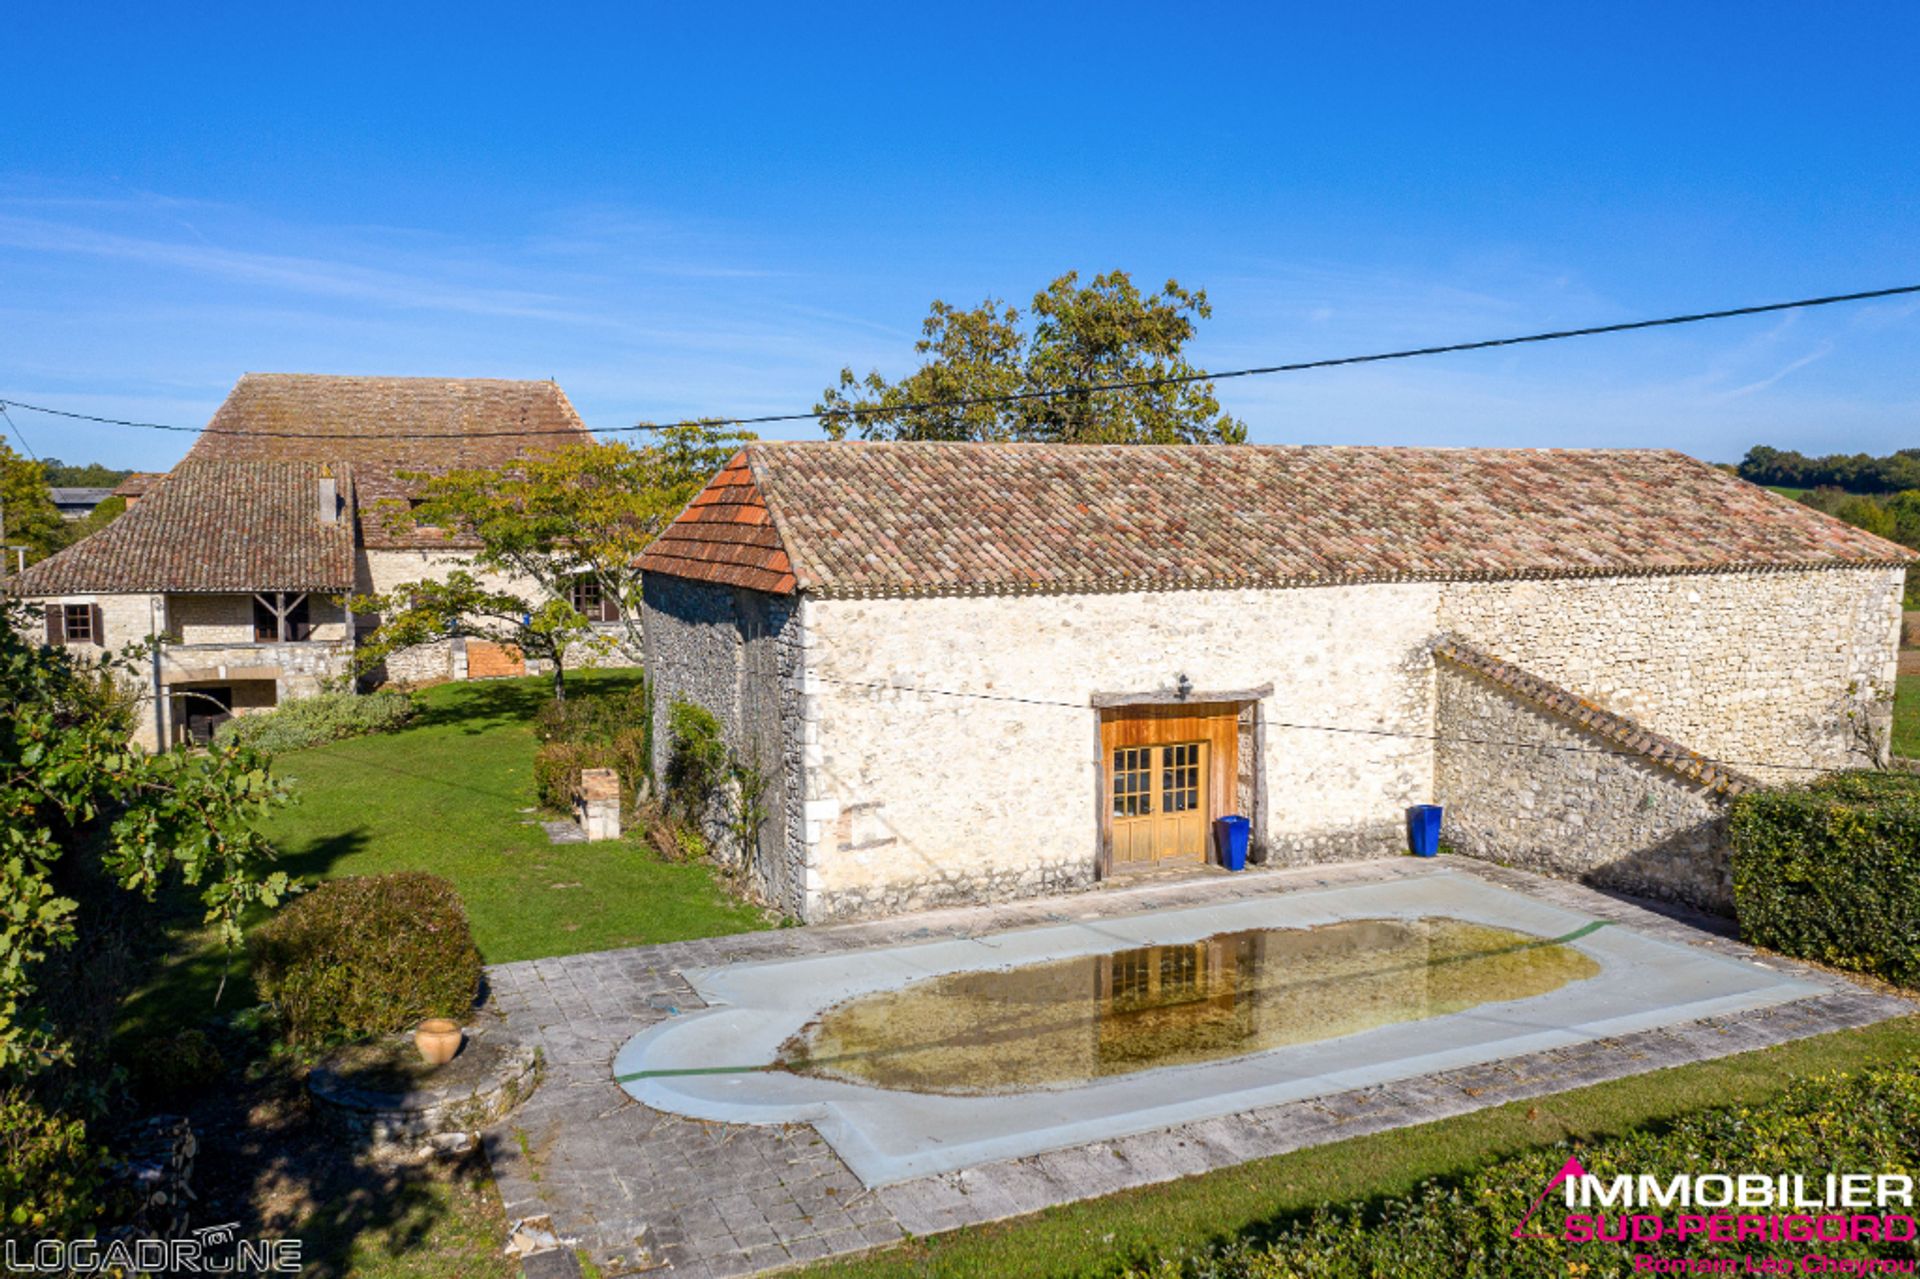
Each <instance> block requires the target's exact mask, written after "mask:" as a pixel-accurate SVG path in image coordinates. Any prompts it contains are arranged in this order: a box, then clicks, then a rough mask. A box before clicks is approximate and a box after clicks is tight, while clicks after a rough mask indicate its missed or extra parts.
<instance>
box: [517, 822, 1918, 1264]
mask: <svg viewBox="0 0 1920 1279" xmlns="http://www.w3.org/2000/svg"><path fill="white" fill-rule="evenodd" d="M1443 868H1444V869H1445V870H1448V871H1451V872H1455V873H1461V874H1466V875H1472V876H1477V877H1479V878H1481V879H1483V880H1485V881H1486V882H1488V883H1490V884H1492V885H1494V886H1497V887H1501V888H1507V889H1511V890H1515V891H1518V892H1520V893H1522V894H1524V895H1526V896H1528V897H1530V898H1534V899H1536V900H1539V901H1542V902H1545V903H1547V904H1550V905H1556V906H1558V907H1560V908H1562V909H1565V910H1569V911H1572V912H1575V913H1579V914H1584V915H1588V916H1591V917H1594V918H1601V919H1607V920H1609V921H1610V922H1613V923H1618V924H1622V925H1625V926H1627V927H1630V928H1632V929H1633V930H1635V931H1636V932H1639V933H1641V934H1643V935H1645V936H1647V937H1649V938H1653V939H1656V940H1666V941H1670V942H1676V943H1679V944H1683V945H1689V946H1694V947H1699V948H1703V949H1706V950H1709V951H1713V952H1715V953H1718V954H1721V955H1724V956H1726V957H1728V958H1735V959H1752V958H1754V957H1755V952H1754V951H1752V950H1751V949H1750V948H1748V947H1745V946H1742V945H1740V944H1739V943H1738V942H1736V941H1733V940H1731V939H1729V938H1728V937H1726V936H1725V935H1724V934H1723V932H1722V931H1721V930H1723V929H1724V927H1725V922H1724V921H1715V920H1712V919H1710V918H1709V917H1705V916H1699V915H1695V914H1693V913H1691V912H1687V911H1684V910H1679V909H1674V908H1668V907H1664V906H1661V907H1656V906H1653V905H1652V904H1649V903H1640V902H1633V901H1628V900H1624V899H1622V898H1618V897H1614V896H1610V895H1607V894H1603V893H1600V892H1597V891H1595V890H1593V889H1589V888H1586V887H1584V886H1581V885H1578V884H1573V883H1568V882H1565V881H1560V880H1552V879H1547V878H1544V877H1541V876H1538V875H1533V874H1530V873H1527V872H1523V871H1516V870H1511V869H1508V868H1504V867H1498V866H1492V865H1488V864H1484V863H1479V862H1474V861H1471V860H1469V859H1465V858H1455V857H1448V858H1443V859H1439V860H1438V861H1436V862H1420V861H1416V860H1414V859H1406V858H1399V859H1383V860H1378V861H1368V862H1356V863H1346V864H1341V865H1332V866H1310V867H1299V868H1291V869H1283V870H1270V871H1261V872H1258V873H1249V874H1246V875H1243V876H1235V877H1231V878H1225V877H1209V878H1207V879H1203V880H1199V881H1192V882H1181V883H1172V884H1165V883H1162V884H1151V885H1144V886H1140V887H1126V888H1116V889H1113V890H1108V891H1102V892H1096V893H1086V894H1076V895H1073V896H1068V897H1057V898H1048V899H1035V900H1029V901H1023V902H1015V903H1008V904H1005V905H1002V906H989V907H979V908H973V909H967V910H946V911H939V912H929V913H926V914H921V915H915V916H909V917H904V918H897V919H890V920H881V921H873V922H868V923H857V924H843V925H835V926H826V927H814V928H798V929H784V930H778V931H774V932H766V933H754V934H744V935H736V936H730V937H720V938H708V939H703V940H701V941H694V942H684V943H675V944H670V945H665V946H653V947H642V948H635V949H631V950H622V951H606V952H598V953H594V954H587V955H574V956H567V957H563V958H559V959H551V960H533V961H527V962H525V963H520V964H507V965H499V966H496V967H494V968H492V969H490V970H489V974H488V976H489V985H490V989H491V992H492V997H491V1000H490V1003H489V1008H490V1009H491V1010H492V1011H493V1012H495V1013H496V1014H497V1015H500V1016H502V1017H504V1018H505V1020H506V1021H507V1023H508V1025H509V1027H510V1028H511V1029H512V1030H513V1032H514V1033H515V1034H516V1035H519V1036H522V1037H525V1038H528V1039H530V1040H531V1041H533V1042H535V1043H537V1044H538V1045H539V1046H540V1047H541V1048H542V1051H543V1053H544V1054H545V1056H546V1061H547V1072H548V1073H547V1081H546V1083H545V1085H544V1086H543V1088H542V1090H541V1091H540V1093H537V1094H536V1095H535V1096H534V1098H533V1099H532V1100H531V1101H530V1102H529V1103H528V1104H527V1106H526V1107H525V1108H524V1109H523V1110H522V1111H521V1112H520V1113H519V1114H517V1115H516V1116H514V1117H513V1118H512V1119H510V1120H508V1121H507V1122H506V1123H504V1124H502V1125H500V1126H499V1127H498V1128H496V1129H494V1130H491V1131H490V1132H489V1133H488V1134H487V1140H486V1148H487V1151H488V1155H489V1158H490V1160H491V1161H492V1163H493V1167H494V1171H495V1175H496V1178H497V1180H498V1184H499V1186H500V1190H501V1194H502V1198H503V1200H504V1201H505V1204H506V1209H507V1213H508V1216H509V1219H519V1218H523V1217H533V1216H548V1217H550V1218H551V1220H552V1224H553V1229H554V1232H555V1235H556V1236H557V1237H558V1238H560V1239H562V1240H564V1241H567V1250H568V1251H569V1255H570V1250H571V1248H573V1247H575V1246H577V1247H579V1248H580V1249H582V1250H584V1251H585V1252H586V1253H587V1254H588V1255H590V1256H591V1257H593V1259H594V1261H595V1264H596V1265H598V1266H599V1267H600V1268H601V1270H602V1272H603V1273H606V1274H609V1275H612V1274H621V1273H633V1272H635V1271H638V1270H641V1269H649V1270H659V1269H660V1268H661V1267H663V1266H664V1267H669V1268H670V1269H669V1270H668V1271H667V1273H671V1274H673V1275H675V1276H680V1275H698V1276H720V1275H737V1274H747V1273H755V1272H759V1271H764V1270H768V1269H778V1268H781V1267H785V1266H791V1265H795V1264H799V1263H803V1262H809V1261H814V1260H818V1259H821V1258H824V1257H827V1256H831V1255H839V1254H844V1253H852V1252H857V1251H861V1250H864V1249H867V1248H872V1247H876V1246H881V1245H884V1244H887V1243H890V1242H894V1241H897V1240H898V1239H900V1238H903V1237H905V1236H906V1235H908V1234H912V1235H926V1234H935V1233H939V1232H941V1231H945V1230H951V1229H956V1228H959V1227H962V1226H968V1225H977V1224H981V1223H984V1222H988V1221H993V1220H997V1219H1001V1218H1005V1217H1011V1216H1018V1215H1022V1214H1025V1213H1029V1212H1034V1211H1037V1210H1039V1209H1042V1208H1046V1207H1051V1206H1053V1205H1055V1204H1059V1203H1064V1202H1069V1201H1072V1200H1076V1199H1085V1198H1091V1197H1095V1196H1099V1195H1104V1194H1110V1193H1113V1192H1115V1191H1119V1190H1124V1189H1128V1188H1131V1187H1135V1186H1141V1185H1149V1184H1152V1183H1155V1182H1160V1181H1167V1180H1171V1179H1174V1178H1177V1177H1182V1176H1188V1175H1192V1174H1194V1173H1200V1172H1206V1171H1209V1170H1212V1169H1216V1168H1222V1167H1228V1166H1232V1165H1234V1164H1238V1163H1242V1162H1245V1161H1247V1160H1251V1159H1259V1158H1264V1157H1267V1156H1270V1155H1276V1154H1283V1153H1286V1152H1288V1151H1291V1150H1298V1149H1302V1148H1305V1147H1307V1146H1312V1145H1318V1144H1322V1143H1325V1142H1330V1141H1338V1140H1344V1139H1346V1138H1349V1137H1355V1136H1362V1135H1365V1134H1368V1133H1372V1132H1379V1131H1383V1130H1386V1129H1390V1128H1396V1127H1401V1126H1406V1125H1410V1124H1417V1123H1425V1122H1429V1121H1431V1120H1435V1119H1441V1118H1446V1117H1449V1116H1452V1115H1457V1114H1463V1113H1467V1112H1470V1111H1473V1110H1478V1109H1483V1108H1486V1107H1490V1106H1495V1105H1500V1104H1502V1103H1505V1102H1509V1101H1515V1100H1522V1099H1527V1098H1532V1097H1538V1096H1543V1095H1546V1094H1549V1093H1554V1092H1561V1091H1565V1090H1567V1089H1570V1088H1576V1087H1580V1086H1583V1085H1586V1084H1590V1083H1598V1082H1601V1081H1604V1080H1609V1079H1617V1078H1623V1077H1626V1076H1629V1075H1634V1074H1640V1073H1644V1072H1647V1071H1651V1070H1657V1069H1661V1068H1663V1067H1667V1066H1672V1065H1679V1064H1684V1063H1687V1062H1691V1061H1701V1060H1708V1059H1711V1058H1715V1057H1722V1056H1728V1055H1731V1054H1734V1053H1739V1052H1746V1051H1750V1050H1753V1049H1758V1048H1764V1047H1769V1046H1772V1045H1774V1044H1779V1043H1785V1042H1788V1041H1790V1040H1793V1039H1799V1038H1803V1037H1806V1036H1809V1035H1816V1034H1822V1033H1826V1032H1828V1031H1833V1030H1841V1029H1848V1028H1852V1027H1858V1026H1865V1025H1870V1024H1873V1023H1875V1022H1878V1021H1881V1020H1885V1019H1886V1018H1889V1017H1893V1016H1899V1015H1902V1014H1905V1013H1910V1012H1912V1011H1914V1006H1913V1005H1912V1004H1911V1003H1909V1002H1908V1001H1906V1000H1903V999H1900V998H1896V997H1893V996H1890V995H1885V994H1880V993H1877V992H1875V991H1872V990H1868V989H1866V988H1864V987H1863V986H1861V985H1857V984H1855V983H1853V982H1850V981H1848V980H1847V979H1845V978H1843V977H1841V976H1838V975H1836V974H1833V973H1830V972H1826V971H1823V970H1820V969H1817V968H1813V967H1811V966H1809V965H1804V964H1798V963H1795V962H1793V961H1790V960H1785V959H1782V958H1780V957H1778V956H1772V955H1768V956H1766V957H1765V958H1764V962H1765V963H1766V964H1767V965H1768V966H1769V967H1770V968H1772V969H1774V970H1776V971H1778V972H1780V973H1781V974H1782V975H1783V976H1785V977H1789V978H1793V979H1797V980H1802V981H1806V982H1808V983H1810V984H1812V985H1813V986H1815V987H1817V988H1819V990H1820V992H1821V993H1818V994H1815V995H1812V996H1810V997H1807V998H1803V999H1798V1000H1795V1001H1792V1002H1789V1003H1782V1004H1776V1005H1773V1006H1771V1007H1767V1008H1761V1009H1755V1010H1749V1011H1745V1012H1739V1013H1734V1014H1730V1015H1727V1016H1720V1017H1710V1018H1703V1019H1700V1020H1697V1021H1690V1022H1685V1023H1679V1024H1675V1025H1669V1026H1665V1027H1660V1028H1656V1029H1650V1030H1644V1031H1637V1032H1634V1033H1630V1034H1625V1035H1620V1036H1617V1037H1611V1038H1607V1039H1602V1040H1597V1041H1592V1042H1587V1043H1581V1044H1575V1045H1571V1046H1566V1047H1559V1048H1553V1049H1548V1050H1546V1051H1542V1052H1536V1053H1529V1054H1524V1055H1521V1056H1517V1057H1507V1058H1502V1059H1500V1060H1496V1061H1490V1062H1484V1063H1480V1064H1475V1065H1469V1066H1465V1067H1461V1068H1459V1069H1454V1070H1444V1071H1440V1072H1438V1073H1434V1074H1430V1075H1425V1076H1421V1077H1418V1078H1412V1079H1402V1080H1396V1081H1392V1082H1387V1083H1382V1084H1378V1085H1372V1086H1365V1087H1359V1088H1353V1089H1348V1090H1344V1091H1341V1092H1336V1093H1328V1094H1322V1095H1317V1096H1312V1097H1304V1098H1299V1099H1296V1100H1290V1101H1286V1102H1282V1103H1279V1104H1276V1105H1271V1106H1261V1107H1256V1108H1254V1109H1250V1110H1246V1111H1242V1112H1240V1113H1236V1114H1233V1115H1228V1116H1223V1117H1218V1118H1210V1119H1200V1120H1195V1121H1193V1122H1188V1123H1180V1124H1174V1125H1169V1126H1167V1127H1163V1128H1158V1129H1155V1130H1153V1131H1150V1132H1142V1133H1137V1134H1134V1135H1131V1136H1124V1137H1117V1138H1113V1139H1110V1140H1096V1141H1091V1142H1087V1143H1084V1144H1080V1145H1075V1146H1070V1147H1067V1148H1064V1149H1058V1150H1052V1151H1048V1152H1044V1153H1039V1154H1032V1155H1024V1156H1019V1157H1014V1158H1006V1159H996V1160H991V1161H988V1162H983V1163H979V1164H975V1165H973V1166H970V1167H966V1168H963V1169H959V1170H956V1171H951V1172H940V1173H935V1174H931V1175H927V1176H921V1177H915V1178H912V1179H910V1180H904V1181H899V1182H895V1183H893V1184H890V1185H883V1186H878V1187H874V1188H871V1189H869V1188H868V1187H866V1186H865V1185H863V1184H862V1183H861V1181H860V1180H859V1178H857V1177H856V1176H855V1175H854V1174H853V1172H852V1170H851V1169H849V1168H848V1167H847V1166H846V1164H845V1163H844V1161H842V1160H841V1159H840V1158H839V1157H838V1156H837V1155H835V1154H834V1152H833V1151H832V1149H831V1148H830V1147H829V1146H828V1145H827V1144H826V1143H825V1142H824V1141H822V1140H821V1138H820V1136H819V1134H818V1132H817V1131H816V1130H815V1129H814V1128H813V1126H812V1125H810V1124H805V1123H793V1124H784V1125H759V1124H721V1123H711V1122H705V1121H701V1120H695V1119H686V1118H682V1117H680V1116H677V1115H671V1114H665V1113H662V1112H660V1111H655V1110H652V1109H650V1108H648V1107H646V1106H643V1105H640V1104H639V1103H637V1102H634V1101H633V1100H631V1099H630V1098H628V1097H626V1096H625V1094H624V1093H622V1092H621V1090H620V1088H619V1086H618V1085H617V1084H615V1083H614V1082H613V1078H612V1065H611V1063H612V1061H613V1058H614V1055H615V1053H616V1052H617V1051H618V1049H619V1048H620V1047H621V1045H622V1044H624V1043H625V1042H626V1041H627V1040H628V1039H629V1038H630V1037H631V1036H632V1035H633V1034H634V1032H635V1031H636V1030H639V1029H641V1028H643V1027H645V1026H647V1025H649V1024H653V1023H656V1022H659V1021H662V1020H665V1019H667V1018H668V1017H669V1016H670V1013H671V1011H677V1010H679V1009H684V1008H697V1007H700V1006H701V1004H700V1000H699V997H698V995H697V994H695V992H694V990H693V987H692V986H691V985H689V984H688V983H687V981H686V980H685V978H684V977H682V976H681V973H682V972H683V971H694V970H699V969H707V968H713V967H716V966H720V965H726V964H735V963H754V962H761V961H766V960H774V959H782V958H796V957H802V956H820V955H830V954H834V953H838V952H845V951H853V950H865V949H869V948H876V947H884V946H897V945H899V944H901V943H903V942H913V941H925V940H935V939H941V938H963V937H977V936H980V935H983V934H987V933H997V932H1002V931H1006V930H1009V929H1018V928H1031V927H1034V926H1036V925H1040V924H1048V923H1063V922H1070V921H1073V920H1078V919H1104V918H1112V917H1114V916H1122V915H1131V914H1136V913H1139V912H1143V911H1152V910H1160V909H1168V908H1175V907H1184V906H1195V905H1205V904H1209V903H1218V902H1225V901H1230V900H1234V899H1241V898H1248V897H1254V896H1259V895H1264V894H1275V893H1291V892H1296V891H1299V890H1301V889H1306V888H1326V887H1338V886H1349V885H1360V884H1370V883H1381V882H1387V881H1391V880H1398V879H1405V878H1409V877H1414V876H1421V875H1430V874H1434V873H1437V872H1438V871H1440V870H1441V869H1443ZM545 1260H547V1261H548V1262H553V1263H556V1264H557V1261H558V1259H557V1258H552V1257H549V1258H546V1259H545ZM545 1272H547V1271H543V1273H545Z"/></svg>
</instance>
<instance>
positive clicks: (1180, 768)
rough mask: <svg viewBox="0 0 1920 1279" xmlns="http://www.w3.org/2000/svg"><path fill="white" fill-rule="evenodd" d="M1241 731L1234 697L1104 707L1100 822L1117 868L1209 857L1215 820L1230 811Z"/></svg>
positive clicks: (1140, 867)
mask: <svg viewBox="0 0 1920 1279" xmlns="http://www.w3.org/2000/svg"><path fill="white" fill-rule="evenodd" d="M1237 734H1238V708H1236V707H1235V706H1233V705H1232V704H1230V703H1222V704H1219V705H1212V704H1203V705H1197V706H1185V705H1175V706H1159V705H1155V706H1138V707H1119V708H1116V709H1114V710H1110V711H1107V712H1104V713H1103V715H1102V717H1101V724H1100V744H1101V753H1102V755H1103V756H1104V757H1105V771H1106V777H1105V805H1104V811H1103V813H1102V820H1103V822H1104V824H1105V826H1106V831H1105V833H1106V837H1107V847H1108V849H1109V856H1110V858H1111V865H1112V867H1113V869H1114V870H1116V871H1125V870H1140V869H1145V868H1148V867H1153V866H1161V865H1177V864H1180V863H1204V862H1205V861H1207V859H1208V853H1209V849H1210V847H1211V844H1212V827H1213V819H1214V818H1216V817H1219V816H1222V815H1223V814H1225V813H1227V812H1229V811H1231V805H1232V797H1233V787H1234V781H1235V771H1236V766H1237V764H1238V756H1239V751H1238V739H1237Z"/></svg>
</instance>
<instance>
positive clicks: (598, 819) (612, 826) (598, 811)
mask: <svg viewBox="0 0 1920 1279" xmlns="http://www.w3.org/2000/svg"><path fill="white" fill-rule="evenodd" d="M573 820H574V821H576V822H578V823H579V824H580V829H581V831H582V832H584V833H585V835H586V837H587V839H588V841H589V842H591V841H593V840H597V839H618V838H620V774H618V773H616V772H614V771H613V770H612V769H611V768H583V769H581V770H580V782H579V784H578V785H577V786H575V787H574V788H573Z"/></svg>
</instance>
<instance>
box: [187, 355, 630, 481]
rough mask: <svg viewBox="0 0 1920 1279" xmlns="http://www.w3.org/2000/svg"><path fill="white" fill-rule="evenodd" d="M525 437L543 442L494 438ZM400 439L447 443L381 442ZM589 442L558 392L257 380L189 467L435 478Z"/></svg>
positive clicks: (478, 385)
mask: <svg viewBox="0 0 1920 1279" xmlns="http://www.w3.org/2000/svg"><path fill="white" fill-rule="evenodd" d="M520 431H532V432H536V434H532V435H518V434H488V433H489V432H520ZM276 433H278V434H276ZM395 433H414V434H432V435H435V436H440V437H443V438H435V439H413V440H393V439H381V438H377V437H379V436H383V435H391V434H395ZM307 437H319V438H307ZM591 438H592V436H591V435H589V434H588V432H587V429H586V427H585V425H583V424H582V423H581V421H580V415H579V414H577V413H575V412H574V411H573V405H572V404H570V403H569V402H568V401H567V397H566V395H565V393H564V392H562V391H561V390H560V388H559V387H558V386H556V385H555V384H554V383H552V382H510V381H504V380H501V379H497V378H431V377H334V376H331V375H326V374H314V373H249V374H247V375H246V376H244V377H242V378H241V379H240V380H239V381H238V382H236V383H235V384H234V387H233V390H232V391H231V392H229V393H228V395H227V398H226V401H225V402H224V403H223V404H221V406H220V408H219V409H218V410H217V411H216V412H215V413H214V415H213V419H212V420H211V421H209V422H208V423H207V430H206V431H205V432H203V433H202V434H201V435H200V436H199V437H198V438H197V439H196V440H195V441H194V444H193V448H192V450H191V451H189V452H188V454H187V457H188V458H189V459H190V460H194V461H223V462H234V461H255V460H262V461H292V460H298V461H314V462H326V461H343V462H349V463H352V464H353V465H355V466H356V467H360V466H364V467H379V468H384V469H386V470H389V471H395V470H400V471H405V470H417V471H433V470H447V469H450V468H453V467H465V466H498V465H500V464H502V463H504V462H507V461H510V460H512V459H513V458H514V457H516V456H518V455H520V454H521V453H525V452H533V451H539V450H541V449H547V448H554V447H558V446H560V445H563V444H579V443H585V442H587V441H588V440H590V439H591Z"/></svg>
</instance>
